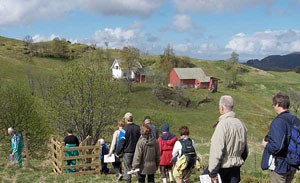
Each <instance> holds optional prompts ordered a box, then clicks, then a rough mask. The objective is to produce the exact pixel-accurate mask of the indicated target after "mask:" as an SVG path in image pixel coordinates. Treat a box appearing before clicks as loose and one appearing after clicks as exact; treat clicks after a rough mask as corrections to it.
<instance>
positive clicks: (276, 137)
mask: <svg viewBox="0 0 300 183" xmlns="http://www.w3.org/2000/svg"><path fill="white" fill-rule="evenodd" d="M283 115H284V116H285V117H287V118H288V119H290V120H293V119H294V118H295V116H293V115H291V114H290V113H289V112H288V111H285V112H282V113H280V114H279V115H278V116H277V117H276V118H275V119H274V120H273V121H272V123H271V125H270V128H269V133H268V143H267V145H266V147H265V150H264V153H263V157H262V165H266V164H268V161H269V156H270V154H272V155H273V156H274V157H275V170H274V171H275V172H276V173H278V174H284V173H287V172H289V171H291V170H295V168H294V167H291V166H290V165H288V164H287V162H286V160H285V158H286V155H287V148H288V145H289V139H290V136H291V127H290V125H289V123H288V121H286V120H285V119H284V118H282V117H280V116H283ZM262 168H263V169H266V167H262ZM267 168H268V167H267Z"/></svg>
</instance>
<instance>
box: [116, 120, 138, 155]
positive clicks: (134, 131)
mask: <svg viewBox="0 0 300 183" xmlns="http://www.w3.org/2000/svg"><path fill="white" fill-rule="evenodd" d="M123 129H124V130H125V138H122V139H121V140H120V142H119V145H118V147H117V151H116V153H117V155H120V154H122V153H134V151H135V146H136V144H137V142H138V140H139V138H140V136H141V133H140V127H139V126H138V125H136V124H134V123H128V124H126V125H125V127H124V128H123Z"/></svg>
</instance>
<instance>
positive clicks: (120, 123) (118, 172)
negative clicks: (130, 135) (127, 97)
mask: <svg viewBox="0 0 300 183" xmlns="http://www.w3.org/2000/svg"><path fill="white" fill-rule="evenodd" d="M124 126H125V121H124V119H120V120H119V121H118V128H119V129H118V130H116V131H115V132H114V134H113V138H112V141H111V145H110V149H109V153H108V156H111V155H112V154H114V156H115V162H113V163H112V164H113V167H114V170H115V173H116V177H117V179H118V180H121V179H122V177H123V176H122V166H121V161H120V159H119V158H118V156H116V155H115V151H116V150H117V147H118V145H119V141H120V139H121V136H124V135H125V131H124V130H123V127H124ZM120 134H121V135H120Z"/></svg>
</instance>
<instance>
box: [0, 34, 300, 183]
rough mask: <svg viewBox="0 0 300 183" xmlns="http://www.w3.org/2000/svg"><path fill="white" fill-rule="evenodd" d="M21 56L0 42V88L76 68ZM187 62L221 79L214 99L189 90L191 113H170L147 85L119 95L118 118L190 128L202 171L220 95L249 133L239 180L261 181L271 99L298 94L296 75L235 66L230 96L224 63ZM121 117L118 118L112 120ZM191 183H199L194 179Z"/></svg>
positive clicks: (15, 44) (19, 48) (16, 45)
mask: <svg viewBox="0 0 300 183" xmlns="http://www.w3.org/2000/svg"><path fill="white" fill-rule="evenodd" d="M3 44H4V45H3ZM23 51H24V48H23V43H22V41H18V40H13V39H7V38H3V37H0V84H1V83H10V82H11V83H20V84H25V85H26V84H28V79H27V77H28V73H33V74H35V75H36V76H38V77H45V78H52V77H54V76H57V74H58V73H59V72H60V70H61V69H63V68H64V67H67V66H68V64H70V63H72V62H76V59H73V60H63V59H55V58H42V57H35V56H34V57H32V58H31V59H30V61H28V60H26V55H25V54H24V53H23ZM115 53H117V52H114V53H111V54H112V55H111V56H112V57H113V56H114V55H115ZM116 55H117V54H116ZM147 57H148V58H151V59H152V60H153V61H155V60H156V59H157V57H155V56H147ZM192 60H193V63H194V64H195V65H196V66H197V67H201V68H202V69H203V70H204V72H205V73H206V75H209V76H215V77H218V78H219V79H220V80H219V89H218V92H217V93H210V92H209V91H208V90H199V89H193V88H190V89H186V90H184V91H183V94H184V96H186V97H188V98H190V99H191V101H192V105H191V107H190V108H179V107H175V108H174V107H170V106H166V105H164V104H163V103H162V102H161V101H159V100H158V99H157V98H156V97H155V96H154V95H153V92H152V87H153V86H152V84H151V83H144V84H136V83H135V84H134V85H133V92H132V93H129V94H128V93H127V92H126V89H124V96H125V97H126V98H128V100H129V105H128V108H124V109H123V112H124V113H125V112H127V111H130V112H132V113H133V114H134V120H135V122H136V123H138V124H139V123H141V121H142V119H143V118H144V116H146V115H149V116H151V117H152V118H153V119H154V124H155V125H156V126H157V127H158V128H160V126H161V124H163V123H168V124H170V126H171V131H172V132H174V133H175V134H177V135H178V128H179V127H180V126H181V125H187V126H189V127H190V129H191V137H192V138H193V139H194V140H195V141H196V142H197V144H198V146H197V151H198V152H199V153H200V154H201V156H202V158H203V163H204V165H207V160H208V159H207V158H208V151H209V141H210V137H211V135H212V133H213V128H212V125H213V124H214V123H215V121H217V119H218V117H219V113H218V100H219V98H220V96H222V95H225V94H228V95H232V96H233V98H234V100H235V109H234V110H235V112H236V113H237V116H238V117H239V118H240V119H241V120H242V121H244V122H245V124H246V126H247V128H248V139H249V144H250V155H249V159H248V160H247V162H246V165H245V166H244V168H243V169H242V171H243V174H247V175H254V177H255V176H257V175H259V176H261V177H264V174H263V173H262V172H261V171H260V169H259V162H260V159H259V158H260V155H261V152H262V149H261V148H260V141H261V139H262V138H263V137H264V136H265V134H266V133H267V129H268V124H269V122H270V121H271V119H272V118H273V117H274V116H275V113H274V111H273V108H272V106H271V104H272V101H271V98H272V96H273V95H274V94H275V93H277V92H279V91H282V92H286V93H287V92H288V91H289V90H295V91H300V75H299V74H297V73H295V72H273V71H263V70H260V69H256V68H253V67H249V66H247V65H240V67H243V68H244V69H246V70H248V71H249V72H245V73H243V74H239V75H238V81H240V82H241V83H242V86H240V87H238V88H237V89H235V90H233V89H228V88H227V87H225V85H224V81H225V78H226V76H227V75H228V74H230V73H229V72H228V71H226V69H225V68H226V63H225V62H224V61H204V60H198V59H192ZM206 96H208V97H209V98H211V102H209V103H206V104H202V105H200V106H197V103H198V102H199V101H200V100H202V99H203V98H204V97H206ZM120 117H122V116H118V117H117V118H120ZM103 138H104V139H105V140H106V141H110V140H111V137H110V136H107V137H103ZM253 167H254V169H253ZM48 169H49V167H48ZM47 176H50V175H47ZM69 178H71V177H70V176H69V177H67V178H66V177H64V179H63V180H68V179H69ZM71 179H72V178H71ZM96 179H98V178H96ZM195 179H196V180H198V179H197V177H196V178H195ZM0 180H1V179H0ZM51 180H53V179H51ZM72 180H73V179H72ZM98 180H99V179H98ZM105 180H107V179H105ZM251 180H252V179H251ZM250 182H251V181H250Z"/></svg>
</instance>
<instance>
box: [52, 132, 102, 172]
mask: <svg viewBox="0 0 300 183" xmlns="http://www.w3.org/2000/svg"><path fill="white" fill-rule="evenodd" d="M50 141H51V159H52V165H53V172H55V173H59V174H65V173H66V170H67V169H70V168H75V169H76V171H75V172H69V173H72V174H98V173H100V159H99V154H100V150H101V146H100V145H95V146H79V147H71V148H65V144H64V143H63V142H59V141H58V140H56V139H55V138H53V137H52V138H51V139H50ZM75 150H77V151H78V152H79V155H78V156H71V157H66V156H65V152H66V151H75ZM67 160H76V165H67V166H66V165H65V162H66V161H67Z"/></svg>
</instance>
